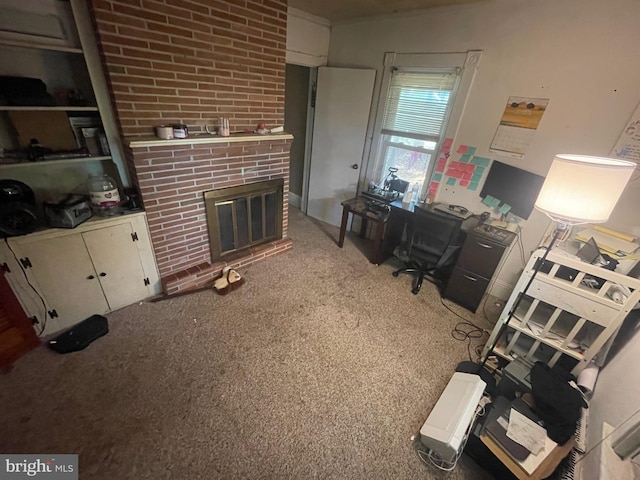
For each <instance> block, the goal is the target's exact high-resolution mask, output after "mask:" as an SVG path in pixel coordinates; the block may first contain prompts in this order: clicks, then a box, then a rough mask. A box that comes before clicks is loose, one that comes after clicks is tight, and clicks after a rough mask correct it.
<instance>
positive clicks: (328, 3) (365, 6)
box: [289, 0, 486, 22]
mask: <svg viewBox="0 0 640 480" xmlns="http://www.w3.org/2000/svg"><path fill="white" fill-rule="evenodd" d="M482 1H486V0H289V6H290V7H293V8H297V9H298V10H302V11H303V12H307V13H311V14H313V15H316V16H318V17H322V18H326V19H328V20H331V22H343V21H347V20H353V19H356V18H362V17H373V16H378V15H390V14H394V13H401V12H410V11H413V10H424V9H427V8H435V7H442V6H446V5H457V4H461V3H478V2H482Z"/></svg>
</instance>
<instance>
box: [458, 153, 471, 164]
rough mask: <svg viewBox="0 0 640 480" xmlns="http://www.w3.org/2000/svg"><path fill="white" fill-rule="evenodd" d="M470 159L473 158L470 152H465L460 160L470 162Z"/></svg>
mask: <svg viewBox="0 0 640 480" xmlns="http://www.w3.org/2000/svg"><path fill="white" fill-rule="evenodd" d="M469 160H471V155H469V154H468V153H465V154H464V155H462V156H461V157H460V161H461V162H462V163H469Z"/></svg>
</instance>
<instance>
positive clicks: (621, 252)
mask: <svg viewBox="0 0 640 480" xmlns="http://www.w3.org/2000/svg"><path fill="white" fill-rule="evenodd" d="M591 237H593V239H594V240H595V241H596V243H597V244H598V247H599V248H600V250H601V251H602V252H604V253H608V254H609V255H614V256H617V257H624V256H627V255H631V254H632V253H633V252H635V251H636V250H637V249H638V244H637V243H634V242H631V241H629V240H628V238H633V237H622V236H619V235H612V234H611V233H609V232H608V231H606V230H605V231H603V229H601V228H595V227H592V228H585V229H584V230H580V231H579V232H578V233H577V234H576V240H579V241H581V242H588V241H589V239H590V238H591Z"/></svg>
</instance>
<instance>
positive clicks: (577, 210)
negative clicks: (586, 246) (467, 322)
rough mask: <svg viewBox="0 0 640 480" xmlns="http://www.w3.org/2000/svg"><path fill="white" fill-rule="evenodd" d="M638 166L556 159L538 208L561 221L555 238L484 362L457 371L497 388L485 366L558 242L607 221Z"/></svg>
mask: <svg viewBox="0 0 640 480" xmlns="http://www.w3.org/2000/svg"><path fill="white" fill-rule="evenodd" d="M636 167H637V165H636V164H635V163H633V162H629V161H625V160H618V159H614V158H603V157H592V156H588V155H572V154H559V155H556V156H555V158H554V159H553V162H552V163H551V168H550V169H549V172H548V173H547V176H546V178H545V181H544V183H543V184H542V188H541V189H540V193H539V194H538V198H537V200H536V202H535V208H536V209H538V210H540V211H541V212H544V213H545V214H547V215H548V216H549V218H551V219H552V220H553V221H555V222H557V225H556V228H555V230H554V233H553V236H552V239H551V241H550V242H549V245H548V246H547V247H546V250H545V252H544V254H543V256H542V258H541V259H540V261H539V262H537V264H536V267H535V269H534V271H533V273H532V275H531V278H530V279H529V282H528V283H527V285H526V286H525V288H524V289H523V290H522V292H521V293H520V295H519V297H518V299H517V300H516V302H515V303H514V305H513V307H512V309H511V311H510V312H509V316H508V317H507V319H506V320H505V321H504V323H503V324H502V326H501V327H500V330H499V332H498V335H496V337H495V341H494V342H493V344H492V345H491V347H490V348H489V351H488V352H487V355H486V356H485V357H484V360H483V361H482V363H481V364H476V363H474V362H462V363H461V364H459V365H458V368H457V369H456V370H457V371H464V372H467V373H476V374H478V375H480V376H481V377H482V379H483V380H484V381H485V382H487V381H488V382H489V383H487V385H495V380H494V379H493V376H491V375H489V372H487V371H486V370H485V369H484V366H485V364H486V363H487V359H488V358H489V357H490V356H491V355H492V354H493V352H494V348H495V346H496V343H497V342H498V341H499V339H500V338H501V336H502V334H503V332H504V331H505V330H506V328H507V327H508V326H509V322H510V321H511V319H512V318H513V316H514V314H515V312H516V310H517V308H518V306H519V305H520V302H521V301H522V299H523V297H524V296H525V295H526V293H527V291H528V290H529V287H530V286H531V283H532V282H533V280H534V278H535V277H536V274H537V273H538V272H539V271H540V268H541V267H542V265H543V264H544V262H545V260H546V258H547V255H548V253H549V252H550V251H551V249H552V248H553V245H554V244H555V242H556V240H557V239H558V237H559V236H560V234H562V233H563V232H564V231H566V230H567V229H568V228H569V226H570V225H578V224H582V223H603V222H606V221H607V220H608V219H609V216H610V215H611V212H612V211H613V208H614V207H615V205H616V203H617V202H618V199H619V198H620V195H622V192H623V190H624V188H625V186H626V184H627V182H628V181H629V178H630V177H631V174H632V173H633V171H634V170H635V168H636ZM489 377H491V378H489Z"/></svg>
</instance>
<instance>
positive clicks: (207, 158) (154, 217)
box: [131, 135, 291, 293]
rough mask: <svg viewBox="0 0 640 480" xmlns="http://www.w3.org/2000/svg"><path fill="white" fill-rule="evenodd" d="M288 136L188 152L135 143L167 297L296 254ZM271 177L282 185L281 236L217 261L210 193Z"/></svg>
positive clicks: (190, 147) (193, 146)
mask: <svg viewBox="0 0 640 480" xmlns="http://www.w3.org/2000/svg"><path fill="white" fill-rule="evenodd" d="M282 137H284V138H280V139H273V138H268V137H265V138H264V140H262V139H260V140H246V141H242V142H234V143H229V142H222V143H214V144H206V145H201V144H191V145H184V146H181V145H178V146H175V145H174V146H150V147H144V146H138V145H140V144H142V145H144V143H145V141H144V140H141V141H137V142H132V145H133V147H134V148H132V150H131V152H132V156H133V163H134V165H135V169H136V172H137V178H138V183H139V187H140V192H141V194H142V197H143V199H144V206H145V209H146V211H147V221H148V223H149V231H150V234H151V239H152V243H153V247H154V251H155V254H156V261H157V263H158V269H159V271H160V277H161V279H162V284H163V287H164V289H165V292H166V293H176V292H179V291H182V290H187V289H191V288H195V287H200V286H203V285H205V284H207V283H208V282H210V280H211V279H212V278H214V277H215V276H217V275H218V274H219V272H220V270H221V269H222V268H223V267H224V266H225V265H227V264H229V265H232V266H234V267H242V266H246V265H249V264H251V263H254V262H256V261H259V260H263V259H264V258H266V257H268V256H271V255H275V254H278V253H282V252H285V251H287V250H289V249H290V248H291V240H290V239H288V238H286V235H287V225H288V215H287V211H288V210H287V204H286V199H287V195H288V190H289V185H288V183H289V150H290V147H291V139H290V138H288V137H287V136H286V135H283V136H282ZM289 137H290V136H289ZM250 138H255V136H254V137H250ZM216 140H221V139H216ZM234 140H237V139H234ZM152 143H153V142H152ZM273 179H282V180H283V182H284V184H283V199H284V201H283V205H282V233H283V235H282V236H283V238H282V239H279V240H274V241H272V242H269V243H266V244H262V245H259V246H256V247H251V248H249V249H248V250H247V251H246V252H243V254H242V255H241V256H235V257H232V258H231V259H230V260H228V261H227V260H226V259H224V258H223V259H219V260H217V259H214V261H212V259H211V250H210V238H209V234H208V226H207V218H206V210H205V198H204V194H205V192H208V191H211V190H214V191H215V190H218V189H223V188H226V187H235V186H241V185H248V184H254V183H259V182H264V181H267V180H273Z"/></svg>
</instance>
